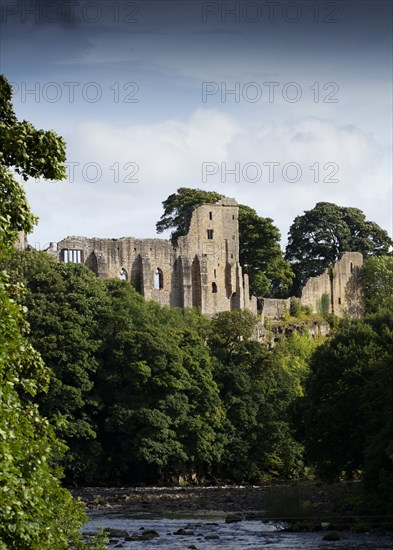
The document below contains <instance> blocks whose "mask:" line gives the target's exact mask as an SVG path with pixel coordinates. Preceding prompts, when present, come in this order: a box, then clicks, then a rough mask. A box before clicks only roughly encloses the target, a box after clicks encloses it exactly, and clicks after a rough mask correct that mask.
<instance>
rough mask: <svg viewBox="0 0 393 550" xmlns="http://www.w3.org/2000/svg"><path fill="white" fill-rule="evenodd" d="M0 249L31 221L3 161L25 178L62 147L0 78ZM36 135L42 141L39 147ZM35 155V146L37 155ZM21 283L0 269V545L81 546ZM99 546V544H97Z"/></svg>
mask: <svg viewBox="0 0 393 550" xmlns="http://www.w3.org/2000/svg"><path fill="white" fill-rule="evenodd" d="M0 105H1V111H0V113H1V115H0V117H1V118H0V136H1V137H0V139H1V147H0V149H1V151H2V153H1V158H0V198H1V201H0V205H1V206H0V254H1V257H2V258H4V257H6V256H9V255H10V254H11V251H12V246H13V244H14V243H15V242H16V240H17V237H18V231H23V232H29V231H31V229H32V226H33V223H34V221H35V218H34V216H32V214H31V212H30V210H29V207H28V204H27V201H26V197H25V194H24V192H23V189H22V188H21V186H20V185H19V184H18V183H17V182H16V181H15V180H14V179H13V177H12V173H11V172H10V171H9V168H14V169H15V170H16V171H19V173H21V174H22V175H23V176H24V177H25V178H26V177H27V176H31V175H35V176H37V175H40V176H44V177H52V176H53V175H55V176H57V177H61V176H62V174H63V170H62V168H61V166H62V161H63V160H64V159H63V153H64V148H63V144H62V142H61V141H60V140H58V139H57V138H56V136H55V134H53V133H45V132H42V131H41V132H35V131H34V129H33V127H32V126H31V125H29V124H28V123H25V122H24V123H19V122H18V121H17V120H16V117H15V115H14V112H13V109H12V105H11V87H10V85H9V84H8V82H7V80H6V79H5V78H4V77H1V78H0ZM41 141H44V142H45V147H43V148H42V147H41V145H40V143H41ZM51 145H52V146H53V149H51V147H50V146H51ZM46 147H48V157H49V158H48V157H46V158H43V159H42V161H41V160H39V159H41V156H40V157H38V158H37V155H36V153H37V152H39V153H40V154H41V153H42V154H43V155H44V157H45V155H46V152H47V151H46ZM21 292H22V288H21V287H20V286H18V285H15V284H11V283H10V280H9V278H8V276H7V274H6V272H5V271H2V272H1V274H0V302H1V307H0V472H1V473H0V478H1V483H0V548H2V549H12V548H15V549H21V548H29V549H31V550H46V549H47V550H49V549H53V548H58V549H59V550H61V549H64V550H65V549H66V548H69V545H70V543H71V544H72V543H73V544H74V547H79V548H81V547H82V546H83V545H82V542H81V540H80V534H79V531H80V527H81V526H82V524H83V522H84V521H85V514H84V512H83V509H82V508H81V506H80V505H79V504H77V503H76V502H75V501H74V500H73V499H72V497H71V495H70V493H69V492H68V491H66V490H65V489H62V488H61V486H60V482H59V480H58V477H57V474H58V473H59V472H57V471H55V470H54V468H53V466H52V463H51V462H52V458H53V456H54V455H56V454H59V453H61V452H62V450H63V446H62V444H61V443H60V442H59V441H57V440H56V437H55V435H54V431H53V428H52V427H51V425H50V424H49V422H48V421H47V420H46V419H45V418H44V417H42V416H41V414H40V412H39V410H38V407H37V405H36V404H35V403H34V402H33V399H34V397H35V396H36V395H37V393H38V392H40V391H44V390H45V388H46V387H47V384H48V378H49V377H48V374H49V372H48V369H47V368H46V367H45V366H44V364H43V362H42V359H41V358H40V356H39V354H38V352H37V351H36V350H34V348H33V347H32V346H31V345H30V344H29V342H28V340H27V339H26V334H27V332H28V325H27V323H26V320H25V310H24V309H23V308H21V307H20V306H19V305H18V304H17V300H16V299H17V298H18V295H19V294H20V293H21ZM103 547H104V546H101V548H103Z"/></svg>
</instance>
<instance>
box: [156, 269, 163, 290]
mask: <svg viewBox="0 0 393 550" xmlns="http://www.w3.org/2000/svg"><path fill="white" fill-rule="evenodd" d="M154 288H155V289H156V290H162V289H163V288H164V275H163V273H162V271H161V269H160V268H159V267H157V269H156V271H155V273H154Z"/></svg>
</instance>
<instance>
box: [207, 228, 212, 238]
mask: <svg viewBox="0 0 393 550" xmlns="http://www.w3.org/2000/svg"><path fill="white" fill-rule="evenodd" d="M207 238H208V239H212V238H213V229H208V230H207Z"/></svg>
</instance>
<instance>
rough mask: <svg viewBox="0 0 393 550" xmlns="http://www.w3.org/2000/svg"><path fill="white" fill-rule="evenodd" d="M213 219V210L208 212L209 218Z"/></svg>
mask: <svg viewBox="0 0 393 550" xmlns="http://www.w3.org/2000/svg"><path fill="white" fill-rule="evenodd" d="M212 219H213V212H209V220H212Z"/></svg>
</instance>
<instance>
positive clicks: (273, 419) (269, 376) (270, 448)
mask: <svg viewBox="0 0 393 550" xmlns="http://www.w3.org/2000/svg"><path fill="white" fill-rule="evenodd" d="M254 325H255V318H254V317H253V316H252V315H251V314H250V313H249V312H247V311H233V312H224V313H220V314H218V315H217V316H216V317H215V318H214V319H213V322H212V327H211V333H210V338H209V346H210V350H211V353H212V355H213V356H214V358H215V379H216V381H217V384H218V386H219V389H220V395H221V399H222V400H223V402H224V407H225V412H226V424H225V434H226V439H227V443H226V445H225V452H224V455H223V458H222V461H221V463H220V464H218V465H217V467H216V470H217V473H218V475H219V476H220V477H222V476H224V477H229V478H230V479H232V480H236V481H242V480H243V481H244V480H247V481H254V482H256V481H260V480H261V479H264V478H271V477H285V478H291V477H296V476H298V475H299V474H300V473H301V471H302V468H303V463H302V448H301V445H300V444H298V443H297V442H296V441H295V439H294V438H293V437H292V434H291V430H290V426H289V422H288V420H289V418H288V414H287V409H288V405H289V403H290V402H291V400H292V399H293V398H294V397H295V396H296V392H295V388H294V387H293V385H292V376H291V373H290V372H289V370H288V369H284V368H282V366H281V365H280V364H277V363H276V362H275V360H274V355H273V354H272V352H268V351H267V350H266V348H265V347H264V346H263V345H261V344H259V343H258V342H255V341H250V340H249V338H250V336H251V334H252V330H253V327H254Z"/></svg>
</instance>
